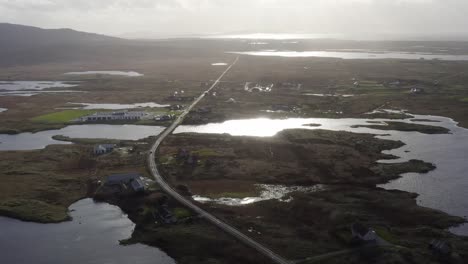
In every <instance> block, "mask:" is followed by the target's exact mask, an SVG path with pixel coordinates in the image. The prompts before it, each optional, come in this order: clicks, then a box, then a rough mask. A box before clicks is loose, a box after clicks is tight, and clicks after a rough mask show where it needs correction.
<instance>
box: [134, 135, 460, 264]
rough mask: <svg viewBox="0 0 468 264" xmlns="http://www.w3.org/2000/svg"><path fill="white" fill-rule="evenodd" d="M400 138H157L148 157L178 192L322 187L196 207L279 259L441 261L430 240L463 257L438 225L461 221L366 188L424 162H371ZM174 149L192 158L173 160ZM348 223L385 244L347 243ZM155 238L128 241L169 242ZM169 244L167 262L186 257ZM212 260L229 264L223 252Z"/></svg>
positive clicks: (230, 193) (242, 193)
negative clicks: (155, 151)
mask: <svg viewBox="0 0 468 264" xmlns="http://www.w3.org/2000/svg"><path fill="white" fill-rule="evenodd" d="M401 145H402V143H401V142H395V141H388V140H380V139H376V138H374V137H373V136H372V135H366V134H353V133H348V132H332V131H323V130H286V131H283V132H281V133H279V134H278V135H276V136H274V137H272V138H253V137H231V136H228V135H200V134H180V135H172V136H170V137H169V138H168V139H167V141H165V142H164V143H163V145H162V147H161V149H160V155H159V160H158V163H159V164H160V168H161V172H162V174H163V175H165V176H166V179H168V180H169V181H170V182H171V184H172V185H173V186H178V188H179V189H180V190H185V193H186V195H191V194H199V195H202V196H208V197H211V198H217V197H223V196H224V197H226V196H227V197H246V196H255V195H256V194H257V192H258V190H257V189H256V187H255V184H258V183H269V184H284V185H303V186H311V185H314V184H325V189H324V190H322V191H316V192H308V193H300V192H296V193H292V194H290V195H289V196H288V197H286V198H292V200H291V201H290V202H281V201H278V200H268V201H263V202H259V203H254V204H250V205H245V206H239V207H232V206H226V205H220V204H200V206H202V207H203V208H205V209H206V210H208V211H209V212H211V213H213V214H214V215H216V216H218V217H219V218H221V219H223V220H224V221H226V222H228V223H230V224H232V225H234V226H235V227H237V228H238V229H240V230H242V231H243V232H244V233H246V234H248V235H250V236H252V237H253V238H255V239H256V240H258V241H260V242H261V243H263V244H265V245H267V246H268V247H270V248H272V249H273V250H274V251H275V252H277V253H279V254H280V255H283V256H285V257H287V258H289V259H293V260H301V259H303V260H305V259H307V258H309V257H312V258H311V259H310V261H309V262H310V263H314V262H313V261H314V260H318V259H315V258H314V256H320V255H322V254H326V253H329V252H337V253H336V255H333V254H332V256H333V257H330V258H325V259H324V260H322V262H320V263H341V262H342V261H345V260H346V261H347V262H349V263H438V262H439V261H441V263H444V261H447V260H446V259H444V260H439V259H438V258H437V257H435V256H433V255H432V254H431V253H430V251H429V250H428V249H427V245H428V243H429V242H430V241H431V240H432V239H434V238H435V239H443V240H446V241H449V242H451V243H452V245H453V246H454V248H455V251H456V252H457V254H456V255H454V256H453V257H452V258H451V260H450V261H452V262H453V263H463V261H466V260H467V259H468V252H466V248H468V247H467V246H468V240H467V239H464V238H460V237H457V236H455V235H453V234H451V233H449V232H447V231H445V229H446V228H448V227H450V226H453V225H456V224H458V223H462V222H463V221H464V220H463V219H461V218H458V217H452V216H449V215H447V214H445V213H442V212H439V211H436V210H432V209H428V208H423V207H420V206H418V205H417V204H416V201H415V198H416V195H415V194H410V193H406V192H401V191H388V190H384V189H381V188H376V187H375V184H378V183H384V182H387V181H388V180H390V179H394V178H396V177H399V174H401V173H405V172H426V171H429V170H432V169H434V167H433V165H431V164H427V163H424V162H422V161H410V162H407V163H401V164H394V165H389V164H385V165H384V164H377V163H376V161H377V160H378V159H382V158H390V157H388V156H386V155H384V154H382V153H381V151H382V150H385V149H392V148H397V147H400V146H401ZM180 149H185V150H186V152H188V153H191V155H192V156H196V157H197V158H196V159H197V160H198V161H197V162H196V163H192V162H187V159H184V158H180V154H178V153H179V152H180ZM178 156H179V158H178ZM181 186H185V187H184V188H182V187H181ZM288 200H289V199H288ZM354 222H362V223H365V224H366V225H368V226H371V227H373V228H374V229H375V230H376V231H377V233H378V234H379V235H380V236H381V237H383V238H384V239H385V240H387V241H388V242H389V243H391V244H392V245H394V246H390V247H388V248H384V249H378V250H376V249H373V250H364V249H357V248H353V247H352V245H351V244H350V239H351V233H350V226H351V224H352V223H354ZM137 223H138V221H137ZM196 224H198V223H195V225H196ZM187 225H190V224H187V223H186V224H183V225H179V224H177V225H175V226H173V227H171V229H172V230H179V228H181V229H182V230H185V229H187ZM145 227H146V226H145ZM163 230H164V229H163ZM173 232H178V231H173ZM158 233H159V234H161V233H162V232H159V231H158ZM163 237H164V238H161V237H160V236H158V237H152V238H151V235H148V234H147V233H139V232H136V233H135V234H134V238H133V239H134V241H145V242H146V243H150V244H154V245H157V246H164V245H165V243H169V244H171V243H174V244H176V243H175V241H173V240H174V238H173V237H172V238H168V237H166V236H164V235H163ZM189 237H195V240H196V239H198V238H197V237H196V236H187V237H184V240H183V241H178V243H177V244H183V245H185V243H192V242H194V241H193V240H191V239H190V238H189ZM186 240H188V241H186ZM168 241H169V242H168ZM195 244H196V242H195ZM166 246H167V245H166ZM195 247H196V248H197V249H200V250H206V249H203V246H201V247H199V246H198V245H197V246H195ZM170 248H171V247H170V246H169V252H174V253H175V255H173V256H174V257H175V258H176V259H179V257H180V258H181V259H183V258H186V257H187V256H188V255H187V254H185V253H182V252H181V251H171V249H170ZM343 250H345V252H344V253H343V252H342V251H343ZM186 253H188V254H189V255H190V254H191V253H189V252H188V251H187V252H186ZM179 254H182V255H181V256H179ZM334 254H335V253H334ZM182 256H183V257H182ZM228 258H229V257H228ZM181 263H192V262H184V261H182V262H181ZM195 263H197V262H195ZM200 263H201V262H200ZM222 263H236V262H235V261H232V259H231V260H230V261H228V260H225V259H224V258H223V261H222ZM244 263H259V262H248V261H245V262H244ZM260 263H264V262H260ZM265 263H268V262H265ZM305 263H308V262H307V261H305Z"/></svg>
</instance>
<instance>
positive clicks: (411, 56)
mask: <svg viewBox="0 0 468 264" xmlns="http://www.w3.org/2000/svg"><path fill="white" fill-rule="evenodd" d="M229 53H234V54H241V55H250V56H265V57H290V58H304V57H321V58H339V59H345V60H351V59H364V60H370V59H405V60H419V59H421V58H424V59H425V60H434V59H437V60H445V61H465V60H468V55H447V54H426V53H405V52H381V53H377V52H376V53H373V52H339V51H276V50H264V51H246V52H229Z"/></svg>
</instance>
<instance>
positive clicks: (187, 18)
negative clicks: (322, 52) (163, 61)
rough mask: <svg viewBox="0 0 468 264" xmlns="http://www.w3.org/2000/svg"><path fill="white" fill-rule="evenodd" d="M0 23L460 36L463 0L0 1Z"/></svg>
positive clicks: (465, 10) (165, 31)
mask: <svg viewBox="0 0 468 264" xmlns="http://www.w3.org/2000/svg"><path fill="white" fill-rule="evenodd" d="M0 22H8V23H15V24H24V25H32V26H37V27H43V28H73V29H76V30H81V31H87V32H95V33H101V34H107V35H113V36H125V37H138V38H153V37H166V36H182V35H203V34H219V33H237V32H250V33H259V32H266V33H311V34H330V35H340V36H348V37H349V36H351V37H350V38H355V39H359V38H362V39H368V38H371V39H372V38H381V37H383V38H385V36H457V35H461V34H465V35H468V34H467V32H468V0H79V1H77V0H0Z"/></svg>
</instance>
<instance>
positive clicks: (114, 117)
mask: <svg viewBox="0 0 468 264" xmlns="http://www.w3.org/2000/svg"><path fill="white" fill-rule="evenodd" d="M146 118H150V114H148V113H146V112H134V111H131V112H130V111H127V110H125V111H116V112H101V113H94V114H92V115H88V116H84V117H80V118H78V119H76V120H75V121H77V122H95V121H118V120H135V121H137V120H141V119H146Z"/></svg>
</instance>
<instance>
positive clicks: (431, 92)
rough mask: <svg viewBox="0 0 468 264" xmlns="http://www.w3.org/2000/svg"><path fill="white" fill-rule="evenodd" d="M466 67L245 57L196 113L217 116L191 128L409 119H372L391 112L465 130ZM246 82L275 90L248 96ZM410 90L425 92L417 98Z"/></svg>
mask: <svg viewBox="0 0 468 264" xmlns="http://www.w3.org/2000/svg"><path fill="white" fill-rule="evenodd" d="M467 67H468V63H466V62H444V61H424V60H423V61H411V60H340V59H327V58H277V57H252V56H241V57H240V60H239V62H238V63H237V64H236V67H234V68H233V69H232V70H231V72H230V73H229V74H228V75H227V76H226V77H225V78H224V79H223V82H222V83H221V84H220V85H219V87H218V88H217V89H216V90H215V91H216V94H215V95H212V96H208V97H206V99H205V100H203V101H202V102H201V103H200V105H199V106H198V108H205V109H206V108H208V109H211V110H212V111H211V112H204V113H197V112H196V111H195V112H193V113H191V114H190V115H189V116H188V118H187V119H186V121H185V123H186V124H201V123H208V122H221V121H224V120H230V119H243V118H253V117H271V118H286V117H330V118H343V117H353V118H356V117H365V118H372V117H375V118H377V117H382V118H385V117H389V118H401V117H403V116H402V115H395V114H387V115H382V114H380V115H368V114H366V113H368V112H371V111H373V110H375V109H378V108H389V109H406V110H408V111H409V112H410V113H414V114H423V115H424V114H427V115H438V116H446V117H450V118H453V119H455V120H456V121H458V122H460V125H461V126H464V127H467V125H468V120H467V118H466V116H467V115H466V107H467V98H468V89H467V88H466V86H465V83H466V81H467V80H468V78H467V76H466V75H465V74H464V72H466V69H467ZM246 82H250V83H251V85H250V87H253V86H254V85H255V84H256V83H258V84H260V85H263V86H267V85H270V84H273V85H274V86H273V88H272V90H271V91H270V92H268V91H264V92H261V91H252V92H249V91H246V90H245V83H246ZM356 82H357V83H358V85H354V84H355V83H356ZM412 88H419V89H420V92H418V93H411V89H412ZM317 94H323V95H325V96H317ZM331 95H334V96H331ZM343 95H344V96H343ZM350 95H352V96H350ZM231 98H232V99H233V100H234V101H233V100H230V99H231ZM195 110H196V109H195ZM267 111H268V112H267Z"/></svg>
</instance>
